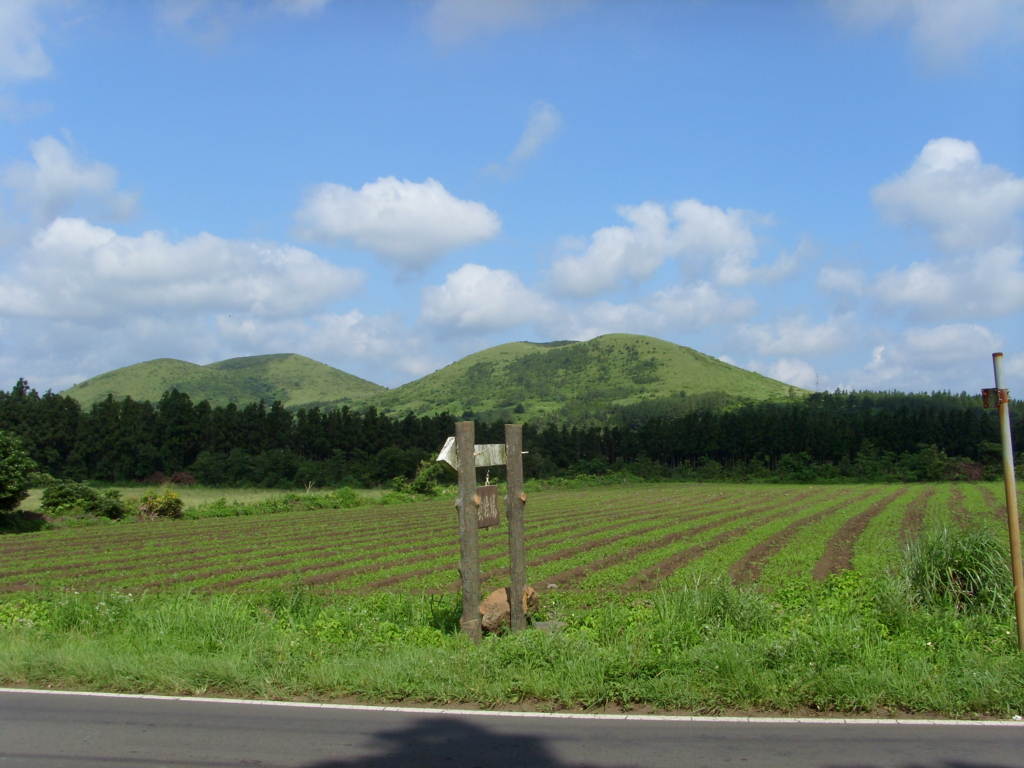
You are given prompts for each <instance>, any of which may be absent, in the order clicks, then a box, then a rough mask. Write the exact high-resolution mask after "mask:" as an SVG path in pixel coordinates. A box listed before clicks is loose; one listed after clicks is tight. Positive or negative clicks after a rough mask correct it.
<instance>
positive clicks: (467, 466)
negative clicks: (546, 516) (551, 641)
mask: <svg viewBox="0 0 1024 768" xmlns="http://www.w3.org/2000/svg"><path fill="white" fill-rule="evenodd" d="M474 440H475V424H474V423H473V422H472V421H458V422H456V423H455V437H454V438H451V437H450V438H448V441H447V442H446V443H445V444H444V448H442V449H441V453H440V454H439V455H438V457H437V460H438V461H442V462H444V463H445V464H447V465H448V466H450V467H452V468H453V469H455V470H456V471H458V473H459V497H458V499H457V500H456V502H455V508H456V509H457V510H458V511H459V552H460V559H459V573H460V574H461V576H462V620H461V621H460V622H459V624H460V626H461V627H462V631H463V632H465V633H466V634H467V635H469V637H471V638H472V639H473V641H474V642H479V640H480V637H481V626H480V620H481V616H480V610H479V606H480V543H479V533H478V532H479V529H480V528H489V527H491V526H493V525H497V524H498V522H499V517H500V516H499V512H498V488H497V486H494V485H483V486H478V485H477V484H476V483H477V480H476V470H477V467H494V466H501V465H505V467H506V468H507V471H506V479H507V482H508V495H507V496H506V497H505V509H506V513H507V517H508V542H509V564H510V568H509V570H510V571H511V577H512V579H511V581H512V584H511V589H509V610H510V614H511V615H510V617H509V619H510V623H511V625H512V631H513V632H515V631H518V630H520V629H526V615H525V614H524V612H523V593H524V592H525V591H526V524H525V522H526V521H525V508H526V493H525V492H524V491H523V453H524V451H523V427H522V425H520V424H506V425H505V444H504V445H501V444H492V445H476V444H475V443H474Z"/></svg>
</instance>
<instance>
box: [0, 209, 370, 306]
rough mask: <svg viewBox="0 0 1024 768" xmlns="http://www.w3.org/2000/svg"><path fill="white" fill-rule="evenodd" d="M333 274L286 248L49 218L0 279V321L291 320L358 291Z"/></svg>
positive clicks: (337, 271) (345, 272)
mask: <svg viewBox="0 0 1024 768" xmlns="http://www.w3.org/2000/svg"><path fill="white" fill-rule="evenodd" d="M362 280H363V276H362V273H360V272H359V271H357V270H353V269H342V268H340V267H336V266H334V265H333V264H330V263H329V262H327V261H324V260H323V259H320V258H319V257H317V256H316V255H314V254H312V253H310V252H309V251H306V250H303V249H301V248H295V247H293V246H287V245H285V246H279V245H272V244H261V243H253V242H246V241H238V240H225V239H223V238H220V237H216V236H214V235H210V234H207V233H202V234H200V235H197V236H195V237H190V238H186V239H184V240H181V241H179V242H177V243H175V242H171V241H170V240H168V239H167V237H166V236H165V235H164V234H163V233H161V232H147V233H145V234H143V235H141V236H139V237H128V236H124V235H118V234H117V233H116V232H114V231H113V230H111V229H106V228H103V227H98V226H95V225H93V224H90V223H89V222H87V221H85V220H83V219H65V218H59V219H57V220H55V221H54V222H53V223H51V224H50V225H49V226H48V227H46V228H45V229H43V230H41V231H39V232H38V233H37V234H36V236H35V237H34V238H33V240H32V243H31V246H30V247H29V248H28V250H27V251H26V252H25V253H24V254H23V255H22V259H21V261H20V264H19V265H18V266H17V267H16V268H15V269H14V270H13V271H10V272H6V273H0V315H7V316H35V317H47V318H55V319H62V320H66V321H71V320H74V321H84V322H99V323H105V324H111V323H113V324H120V323H122V322H124V320H123V318H124V317H126V316H131V315H140V316H145V315H150V314H158V313H161V312H169V313H191V312H223V313H231V312H242V313H250V314H253V315H271V316H273V315H277V316H281V315H294V314H298V313H302V312H307V311H309V310H311V309H314V308H316V307H319V306H322V305H324V304H326V303H328V302H331V301H334V300H336V299H339V298H341V297H343V296H346V295H348V294H350V293H351V292H353V291H354V290H356V289H357V288H359V287H360V285H361V284H362Z"/></svg>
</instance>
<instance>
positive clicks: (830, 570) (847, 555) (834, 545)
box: [812, 487, 907, 581]
mask: <svg viewBox="0 0 1024 768" xmlns="http://www.w3.org/2000/svg"><path fill="white" fill-rule="evenodd" d="M906 492H907V489H906V488H905V487H904V488H900V489H899V490H898V491H896V493H894V494H892V495H891V496H887V497H885V498H884V499H880V500H879V501H876V502H875V503H874V504H872V505H871V506H870V507H868V508H867V509H866V510H864V511H863V512H861V513H860V514H858V515H854V516H853V517H851V518H850V519H849V520H847V521H846V522H845V523H843V526H842V527H841V528H840V529H839V530H838V531H836V532H835V534H833V536H832V538H831V539H829V540H828V543H827V544H826V545H825V552H824V554H822V556H821V558H820V559H819V560H818V562H817V563H815V564H814V571H813V572H812V576H813V577H814V580H815V581H824V580H825V579H827V578H828V577H829V576H831V575H832V574H834V573H839V572H840V571H846V570H849V569H850V567H851V566H852V565H853V547H854V545H855V544H856V543H857V539H859V538H860V535H861V534H862V533H864V529H865V528H867V527H868V523H870V522H871V521H872V520H874V519H875V518H876V517H878V515H880V514H881V513H882V512H884V511H885V509H886V508H887V507H888V506H889V505H890V504H892V502H893V501H895V500H896V499H898V498H899V497H900V496H902V495H903V494H904V493H906Z"/></svg>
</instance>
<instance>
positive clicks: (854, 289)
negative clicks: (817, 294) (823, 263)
mask: <svg viewBox="0 0 1024 768" xmlns="http://www.w3.org/2000/svg"><path fill="white" fill-rule="evenodd" d="M864 284H865V277H864V273H863V272H861V271H860V270H859V269H842V268H840V267H824V268H823V269H822V270H821V271H820V272H819V273H818V288H820V289H822V290H825V291H834V292H836V293H849V294H852V295H854V296H860V295H861V294H862V293H864Z"/></svg>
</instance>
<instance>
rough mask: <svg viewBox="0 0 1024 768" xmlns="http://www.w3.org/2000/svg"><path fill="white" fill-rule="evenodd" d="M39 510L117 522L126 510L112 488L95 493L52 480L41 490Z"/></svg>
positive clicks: (72, 481)
mask: <svg viewBox="0 0 1024 768" xmlns="http://www.w3.org/2000/svg"><path fill="white" fill-rule="evenodd" d="M39 510H40V511H41V512H45V513H46V514H48V515H73V514H86V515H98V516H101V517H109V518H110V519H111V520H119V519H121V518H122V517H124V515H125V513H126V512H127V511H128V508H127V506H126V505H125V503H124V501H122V500H121V494H120V493H118V492H117V491H116V490H114V489H113V488H110V489H108V490H105V491H97V490H96V489H95V488H91V487H89V486H88V485H86V484H85V483H77V482H75V481H74V480H54V481H52V482H51V483H50V484H49V485H48V486H47V487H46V488H45V489H44V490H43V502H42V504H41V505H40V507H39Z"/></svg>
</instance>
